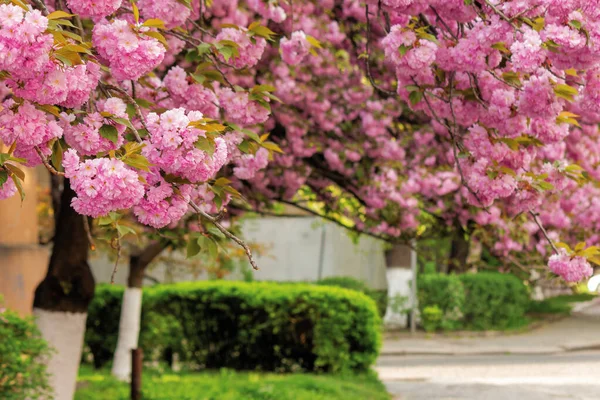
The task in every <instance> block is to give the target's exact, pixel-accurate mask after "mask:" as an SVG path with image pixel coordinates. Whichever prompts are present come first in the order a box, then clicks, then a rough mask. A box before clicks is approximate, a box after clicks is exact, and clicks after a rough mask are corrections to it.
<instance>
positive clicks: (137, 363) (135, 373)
mask: <svg viewBox="0 0 600 400" xmlns="http://www.w3.org/2000/svg"><path fill="white" fill-rule="evenodd" d="M143 357H144V354H143V352H142V349H131V400H142V358H143Z"/></svg>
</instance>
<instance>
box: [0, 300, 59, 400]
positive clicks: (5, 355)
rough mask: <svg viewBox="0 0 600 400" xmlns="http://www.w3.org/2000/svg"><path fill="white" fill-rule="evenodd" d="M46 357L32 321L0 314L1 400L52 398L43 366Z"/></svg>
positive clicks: (45, 350)
mask: <svg viewBox="0 0 600 400" xmlns="http://www.w3.org/2000/svg"><path fill="white" fill-rule="evenodd" d="M49 355H50V350H48V345H47V344H46V342H45V341H44V340H43V339H42V336H41V334H40V332H39V330H38V329H37V327H36V325H35V323H34V322H33V319H32V318H25V319H24V318H20V317H19V316H18V315H17V314H16V313H15V312H12V311H5V312H0V399H2V400H23V399H39V398H43V397H45V396H48V398H51V396H50V388H49V386H48V375H47V372H46V365H45V364H44V359H45V358H46V357H48V356H49Z"/></svg>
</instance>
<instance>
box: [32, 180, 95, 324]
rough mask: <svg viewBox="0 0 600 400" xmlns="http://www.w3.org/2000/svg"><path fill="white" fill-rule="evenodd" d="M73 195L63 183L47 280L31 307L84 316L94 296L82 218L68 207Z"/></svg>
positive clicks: (43, 282)
mask: <svg viewBox="0 0 600 400" xmlns="http://www.w3.org/2000/svg"><path fill="white" fill-rule="evenodd" d="M74 197H75V192H73V190H72V189H71V186H70V185H69V181H68V180H65V182H64V189H63V193H62V195H61V200H60V209H59V210H60V211H59V214H58V217H57V221H56V231H55V235H54V246H53V248H52V256H51V257H50V263H49V265H48V272H47V273H46V277H45V278H44V280H43V281H42V282H41V283H40V284H39V286H38V287H37V289H36V291H35V300H34V303H33V307H34V308H39V309H43V310H48V311H65V312H75V313H86V312H87V309H88V305H89V303H90V301H91V300H92V298H93V297H94V286H95V282H94V276H93V275H92V271H91V270H90V266H89V264H88V262H87V259H88V253H89V242H88V239H87V235H86V232H85V228H84V225H83V217H82V216H81V215H79V214H77V213H76V212H75V210H73V208H71V200H72V199H73V198H74Z"/></svg>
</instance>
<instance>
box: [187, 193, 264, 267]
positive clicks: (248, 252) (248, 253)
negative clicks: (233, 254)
mask: <svg viewBox="0 0 600 400" xmlns="http://www.w3.org/2000/svg"><path fill="white" fill-rule="evenodd" d="M189 204H190V206H192V208H193V209H194V211H196V212H197V213H198V214H200V215H201V216H202V217H204V218H205V219H207V220H208V221H210V222H211V223H212V224H213V225H214V226H216V227H217V229H218V230H220V231H221V233H222V234H224V235H225V236H227V237H228V238H229V239H231V240H233V241H234V242H236V243H237V244H238V245H239V246H240V247H241V248H243V249H244V251H245V252H246V256H247V257H248V261H249V262H250V265H252V268H254V269H255V270H257V271H258V265H257V264H256V262H255V261H254V258H253V257H252V251H251V250H250V247H248V245H247V244H246V243H244V241H243V240H242V239H240V238H238V237H237V236H235V235H234V234H233V233H231V232H229V230H227V228H225V227H224V226H223V225H221V224H220V223H219V221H217V219H216V218H215V217H213V216H211V215H209V214H208V213H206V212H205V211H203V210H202V209H201V208H200V207H198V206H197V205H196V203H194V202H193V201H192V200H190V203H189Z"/></svg>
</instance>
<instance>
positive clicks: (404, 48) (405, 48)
mask: <svg viewBox="0 0 600 400" xmlns="http://www.w3.org/2000/svg"><path fill="white" fill-rule="evenodd" d="M408 50H410V47H408V46H406V45H403V44H401V45H400V47H398V53H400V55H401V56H403V55H405V54H406V52H407V51H408Z"/></svg>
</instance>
